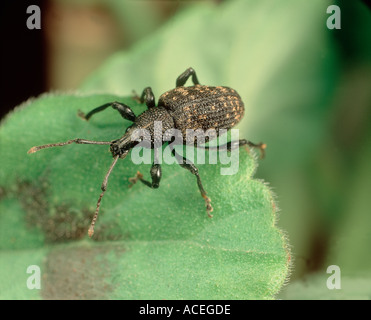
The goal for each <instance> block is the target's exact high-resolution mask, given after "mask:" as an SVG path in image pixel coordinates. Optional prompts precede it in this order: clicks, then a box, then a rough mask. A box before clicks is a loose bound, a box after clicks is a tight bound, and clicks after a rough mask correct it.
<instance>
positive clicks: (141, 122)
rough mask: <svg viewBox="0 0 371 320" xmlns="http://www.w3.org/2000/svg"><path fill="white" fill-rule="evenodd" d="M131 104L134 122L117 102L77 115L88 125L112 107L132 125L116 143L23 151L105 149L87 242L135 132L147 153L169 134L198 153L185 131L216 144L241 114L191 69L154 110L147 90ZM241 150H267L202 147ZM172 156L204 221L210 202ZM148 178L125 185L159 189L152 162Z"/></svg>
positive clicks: (183, 162) (228, 95)
mask: <svg viewBox="0 0 371 320" xmlns="http://www.w3.org/2000/svg"><path fill="white" fill-rule="evenodd" d="M189 78H192V82H193V86H189V87H185V86H184V85H185V84H186V82H187V80H188V79H189ZM136 99H138V100H139V102H140V103H145V104H146V106H147V110H146V111H144V112H143V113H141V114H140V115H139V116H136V115H135V114H134V112H133V110H132V109H131V108H130V107H129V106H128V105H126V104H124V103H120V102H117V101H115V102H109V103H106V104H104V105H102V106H99V107H97V108H95V109H93V110H91V111H90V112H89V113H87V114H86V115H85V114H84V113H82V112H79V116H81V117H82V118H83V119H85V120H89V119H90V118H91V116H93V115H94V114H96V113H98V112H101V111H103V110H105V109H107V108H108V107H112V108H113V109H115V110H117V111H118V112H119V113H120V115H121V116H122V117H123V118H124V119H126V120H129V121H131V122H132V123H133V124H132V125H131V126H129V127H128V128H127V129H126V132H125V134H124V135H123V136H122V137H121V138H119V139H116V140H113V141H92V140H86V139H72V140H68V141H66V142H60V143H51V144H45V145H41V146H35V147H32V148H31V149H30V150H29V151H28V153H34V152H36V151H39V150H41V149H44V148H51V147H60V146H65V145H69V144H72V143H77V144H97V145H109V146H110V152H111V153H112V156H113V162H112V164H111V166H110V167H109V169H108V171H107V173H106V175H105V177H104V179H103V183H102V186H101V190H102V192H101V194H100V196H99V198H98V202H97V206H96V210H95V213H94V216H93V219H92V221H91V224H90V227H89V229H88V235H89V237H92V235H93V234H94V226H95V223H96V221H97V218H98V213H99V208H100V205H101V201H102V198H103V195H104V193H105V192H106V190H107V184H108V178H109V176H110V174H111V172H112V170H113V168H114V166H115V165H116V163H117V160H118V159H119V158H120V159H124V158H125V157H126V156H127V155H128V153H129V151H130V150H131V149H133V148H135V147H136V146H137V145H138V143H139V141H138V139H133V136H134V135H135V134H134V133H135V132H137V131H136V130H137V129H146V130H148V131H149V133H150V140H151V144H150V146H148V148H151V149H153V148H154V146H155V145H156V144H157V145H158V144H164V143H167V141H169V140H168V139H165V137H163V135H165V134H166V132H169V129H177V130H178V131H180V132H181V133H182V137H183V140H182V144H184V145H185V144H187V145H189V144H193V145H194V146H196V147H199V146H197V145H196V144H195V141H194V140H193V141H189V140H187V134H186V131H187V129H193V130H197V129H201V130H204V131H207V130H209V129H214V130H215V132H216V135H215V136H214V137H213V138H216V137H217V136H218V135H219V131H220V129H225V130H229V129H231V128H232V127H234V126H235V125H236V124H237V123H238V122H239V121H240V120H241V118H242V117H243V115H244V112H245V109H244V104H243V102H242V99H241V97H240V96H239V94H238V93H237V92H236V91H235V90H234V89H232V88H229V87H222V86H216V87H213V86H206V85H201V84H200V83H199V81H198V78H197V75H196V72H195V70H194V69H193V68H188V69H187V70H185V71H184V72H183V73H182V74H181V75H180V76H179V77H178V78H177V79H176V88H175V89H172V90H169V91H167V92H165V93H164V94H162V95H161V96H160V98H159V100H158V103H157V106H156V103H155V96H154V94H153V92H152V89H151V87H147V88H145V89H144V90H143V92H142V94H141V96H140V97H139V96H137V97H136ZM156 121H161V123H162V133H161V132H160V133H158V132H157V133H156V130H155V129H154V123H155V122H156ZM211 139H212V138H210V140H211ZM207 141H208V139H207ZM207 141H206V142H207ZM169 146H170V145H169ZM240 146H249V147H253V148H258V149H260V151H261V156H262V157H263V156H264V149H265V147H266V145H265V144H264V143H258V144H255V143H252V142H251V141H248V140H245V139H241V140H237V141H230V142H228V143H226V144H223V145H219V146H202V148H204V149H219V148H220V149H221V148H224V149H227V150H229V151H230V150H232V149H233V148H237V147H240ZM171 152H172V155H173V156H174V157H175V158H176V160H177V162H178V164H179V165H180V166H181V167H182V168H184V169H187V170H188V171H190V172H191V173H192V174H193V175H194V176H195V177H196V179H197V185H198V189H199V191H200V193H201V196H202V197H203V199H204V200H205V205H206V212H207V214H208V216H209V217H212V215H211V212H212V211H213V207H212V205H211V199H210V198H209V197H208V196H207V193H206V191H205V189H204V187H203V185H202V182H201V178H200V175H199V172H198V169H197V167H196V166H195V165H194V164H193V163H192V162H190V161H189V160H188V159H186V158H185V157H183V156H182V155H179V154H178V153H177V152H176V151H175V148H174V146H172V148H171ZM150 176H151V182H150V181H147V180H145V179H144V178H143V175H142V174H141V173H140V172H139V171H138V172H137V174H136V176H135V177H133V178H130V179H129V180H130V182H131V184H132V185H133V184H135V183H136V182H137V181H138V180H139V181H141V182H142V183H143V184H145V185H146V186H148V187H150V188H153V189H156V188H158V187H159V186H160V180H161V176H162V171H161V165H160V164H159V163H157V162H154V163H153V164H152V166H151V169H150Z"/></svg>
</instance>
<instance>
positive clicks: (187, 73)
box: [176, 68, 200, 87]
mask: <svg viewBox="0 0 371 320" xmlns="http://www.w3.org/2000/svg"><path fill="white" fill-rule="evenodd" d="M191 76H192V82H193V84H195V85H196V84H200V83H199V82H198V79H197V76H196V71H194V70H193V69H192V68H188V69H187V70H186V71H184V72H183V73H182V74H181V75H180V76H179V77H178V78H177V79H176V87H182V86H184V85H185V83H186V82H187V80H188V79H189V77H191Z"/></svg>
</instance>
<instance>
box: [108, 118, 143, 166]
mask: <svg viewBox="0 0 371 320" xmlns="http://www.w3.org/2000/svg"><path fill="white" fill-rule="evenodd" d="M136 129H137V127H136V125H135V124H133V125H131V126H130V127H128V128H127V129H126V132H125V134H124V135H123V136H122V137H121V138H120V139H117V140H114V141H112V142H111V145H110V151H111V153H112V156H113V157H115V156H120V158H122V159H123V158H125V157H126V156H127V154H128V153H129V151H130V150H131V149H132V148H134V147H135V146H136V145H137V144H138V143H139V142H138V141H136V140H137V139H135V138H136V131H137V130H136Z"/></svg>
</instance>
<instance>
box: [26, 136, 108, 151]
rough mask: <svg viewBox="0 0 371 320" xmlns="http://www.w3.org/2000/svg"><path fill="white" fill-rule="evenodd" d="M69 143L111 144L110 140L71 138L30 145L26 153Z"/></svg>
mask: <svg viewBox="0 0 371 320" xmlns="http://www.w3.org/2000/svg"><path fill="white" fill-rule="evenodd" d="M71 143H77V144H111V141H92V140H85V139H73V140H68V141H66V142H59V143H50V144H44V145H42V146H37V147H32V148H31V149H30V150H28V152H27V153H35V152H36V151H39V150H41V149H45V148H52V147H63V146H65V145H68V144H71Z"/></svg>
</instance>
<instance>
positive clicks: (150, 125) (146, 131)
mask: <svg viewBox="0 0 371 320" xmlns="http://www.w3.org/2000/svg"><path fill="white" fill-rule="evenodd" d="M173 128H174V121H173V118H172V117H171V116H170V114H169V112H168V111H167V110H166V109H165V108H163V107H154V108H150V109H148V110H146V111H144V112H143V113H142V114H140V115H139V116H138V117H137V118H136V119H135V122H134V123H133V124H132V125H131V126H130V127H128V129H127V130H126V133H125V134H124V135H123V136H122V137H121V138H120V139H118V140H115V141H112V143H111V147H110V151H111V153H112V155H113V156H116V155H120V157H125V156H126V154H127V153H128V152H129V151H130V149H132V148H134V147H135V146H136V145H137V144H139V143H141V146H143V147H146V148H153V147H154V146H155V145H157V146H159V145H162V144H163V143H164V142H165V141H167V140H166V138H165V139H164V138H163V137H164V136H166V135H167V134H168V135H169V136H171V133H172V132H171V129H173Z"/></svg>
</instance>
